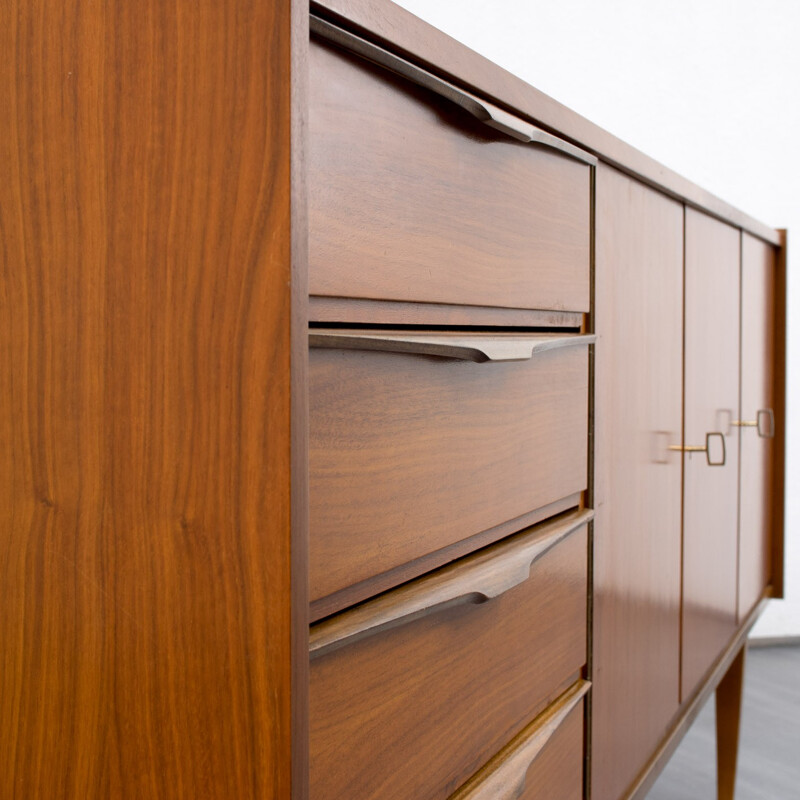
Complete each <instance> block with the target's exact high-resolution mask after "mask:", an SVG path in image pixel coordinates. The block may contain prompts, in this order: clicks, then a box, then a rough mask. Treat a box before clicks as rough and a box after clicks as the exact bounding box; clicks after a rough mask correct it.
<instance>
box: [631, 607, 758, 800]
mask: <svg viewBox="0 0 800 800" xmlns="http://www.w3.org/2000/svg"><path fill="white" fill-rule="evenodd" d="M766 604H767V598H766V597H764V598H762V600H761V602H760V603H759V604H758V605H757V606H756V607H755V608H754V609H753V611H752V612H751V613H750V616H749V617H748V618H747V619H746V620H744V621H743V622H742V624H741V625H740V626H739V628H738V629H737V631H736V633H735V634H734V635H733V637H731V639H730V641H729V642H728V644H727V646H726V647H725V649H724V650H723V652H722V653H721V654H720V656H719V657H718V658H717V660H716V661H715V663H714V666H713V669H712V670H711V671H710V672H709V673H707V675H706V680H705V681H704V682H703V684H702V685H700V686H698V687H696V690H695V692H694V694H692V695H691V696H690V697H687V698H686V699H685V700H684V702H683V704H682V706H681V710H680V713H679V714H677V715H676V716H675V718H674V719H673V721H672V723H671V724H670V728H669V731H668V733H667V735H666V736H665V737H664V738H663V739H662V740H661V742H660V744H659V745H658V747H657V748H656V749H655V750H654V751H653V754H652V756H651V758H650V760H649V761H648V762H647V764H646V765H645V767H644V769H643V770H642V771H641V773H639V775H638V776H637V778H636V780H635V781H634V782H633V783H632V784H631V786H630V787H629V788H628V790H627V791H626V792H625V794H624V795H623V797H624V798H625V800H645V798H646V797H647V796H648V792H649V791H650V789H651V788H652V786H653V784H654V783H655V781H656V779H657V778H658V776H659V774H660V773H661V771H662V770H663V769H664V767H665V766H666V764H667V762H668V761H669V759H670V757H671V756H672V754H673V753H674V752H675V750H676V749H677V748H678V745H679V744H680V743H681V739H683V737H684V736H685V734H686V731H688V730H689V728H690V727H691V725H692V723H693V722H694V721H695V719H697V715H698V714H699V713H700V711H701V710H702V708H703V706H705V704H706V703H707V702H708V699H709V697H710V696H711V694H712V693H713V692H714V691H715V689H716V688H717V686H719V684H720V681H722V679H723V678H724V677H725V674H726V673H727V671H728V670H729V669H730V666H731V664H732V663H733V661H734V659H735V658H736V656H737V654H738V653H739V651H740V650H741V648H742V647H743V646H744V645H745V643H746V641H747V637H748V635H749V633H750V631H751V630H752V628H753V625H755V624H756V621H757V620H758V618H759V616H761V613H762V612H763V611H764V608H765V607H766Z"/></svg>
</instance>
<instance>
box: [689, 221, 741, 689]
mask: <svg viewBox="0 0 800 800" xmlns="http://www.w3.org/2000/svg"><path fill="white" fill-rule="evenodd" d="M739 240H740V234H739V231H738V230H737V229H736V228H731V227H730V226H728V225H726V224H724V223H721V222H718V221H716V220H714V219H712V218H711V217H708V216H706V215H704V214H701V213H699V212H696V211H693V210H692V209H687V211H686V266H685V268H686V274H685V281H686V292H685V356H684V358H685V365H684V369H685V376H684V381H685V384H684V385H685V399H684V402H685V417H684V426H685V430H684V442H685V444H686V445H689V446H697V445H703V444H705V441H706V434H707V433H709V432H715V431H716V432H721V433H723V434H724V435H725V442H726V450H727V461H726V464H725V466H721V467H712V466H709V465H708V464H707V462H706V454H705V453H685V454H684V456H683V458H684V525H683V649H682V672H681V697H682V699H686V698H688V697H689V696H690V695H691V694H692V692H693V691H694V689H695V688H696V686H697V684H698V682H699V681H700V680H701V678H702V677H703V675H704V674H705V673H706V672H707V670H708V669H709V668H710V667H711V665H712V663H713V662H714V660H715V659H716V658H717V657H718V656H719V654H720V653H721V652H722V650H723V649H724V647H725V646H726V645H727V643H728V641H729V640H730V638H731V636H733V634H734V631H735V629H736V587H737V582H738V569H737V551H738V546H737V532H738V523H737V517H738V500H737V490H738V461H739V429H738V428H736V427H734V426H733V425H732V424H731V423H732V422H733V421H735V420H736V419H738V418H739V417H738V414H739Z"/></svg>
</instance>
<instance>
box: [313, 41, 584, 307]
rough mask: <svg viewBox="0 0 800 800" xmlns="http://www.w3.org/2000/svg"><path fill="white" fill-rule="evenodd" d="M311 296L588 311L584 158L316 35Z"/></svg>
mask: <svg viewBox="0 0 800 800" xmlns="http://www.w3.org/2000/svg"><path fill="white" fill-rule="evenodd" d="M309 98H310V99H309V104H310V105H309V127H310V142H309V225H310V228H309V285H310V291H311V293H312V294H313V295H324V296H333V297H359V298H368V299H369V298H371V299H384V300H408V301H420V302H428V303H447V304H466V305H477V306H501V307H506V308H533V309H555V310H559V311H565V310H566V311H588V310H589V211H590V173H591V169H590V167H589V166H588V165H587V164H584V163H582V162H579V161H576V160H574V159H571V158H568V157H566V156H563V155H560V154H557V153H556V152H555V151H552V150H549V149H547V148H543V147H536V146H533V145H529V144H522V143H521V142H518V141H515V140H514V139H512V138H511V137H509V136H507V135H505V134H502V133H499V132H497V131H495V130H493V129H492V128H490V127H489V126H487V125H485V124H484V123H482V122H479V121H478V120H476V119H475V118H474V117H472V115H470V114H469V113H468V112H467V111H465V110H464V109H462V108H460V107H459V106H457V105H456V104H455V103H453V102H451V101H450V100H445V99H443V98H441V97H439V96H438V95H436V94H434V93H433V92H431V91H428V90H426V89H421V88H419V87H417V86H415V85H414V84H412V83H410V82H409V81H406V80H404V79H401V78H398V77H397V76H395V75H394V74H393V73H391V72H389V71H388V70H386V69H382V68H379V67H376V66H374V65H372V64H371V63H369V62H367V61H365V60H363V59H361V58H358V57H356V56H352V55H349V54H347V53H345V52H344V51H341V50H338V49H336V48H333V47H332V46H330V45H327V44H322V43H320V42H318V41H316V40H312V43H311V60H310V91H309Z"/></svg>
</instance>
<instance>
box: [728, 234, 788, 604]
mask: <svg viewBox="0 0 800 800" xmlns="http://www.w3.org/2000/svg"><path fill="white" fill-rule="evenodd" d="M776 268H777V264H776V252H775V249H774V248H773V247H771V246H770V245H767V244H764V243H763V242H761V241H760V240H758V239H755V238H753V237H752V236H750V235H749V234H746V233H745V234H743V235H742V294H741V304H742V311H741V319H742V322H741V337H742V344H741V360H742V363H741V375H742V379H741V393H742V395H741V409H742V420H756V416H757V413H758V411H759V409H766V408H769V409H772V410H773V412H774V407H775V395H774V389H775V380H774V379H775V342H774V330H773V326H772V319H773V316H774V314H775V278H776V275H775V272H776ZM776 435H782V434H778V432H777V431H776ZM740 436H741V440H740V446H741V460H740V466H739V469H740V481H739V607H738V618H739V619H743V618H744V617H746V616H747V615H748V613H749V612H750V609H751V608H752V607H753V606H754V605H755V604H756V603H757V602H758V600H759V598H760V597H761V595H762V594H763V593H764V589H765V588H766V586H767V584H768V583H769V582H770V578H771V572H772V538H773V523H772V518H773V508H772V489H773V480H774V479H773V468H774V460H775V455H774V452H775V446H774V445H775V440H774V439H765V438H762V437H761V436H759V433H758V430H757V429H756V428H753V427H746V428H741V433H740Z"/></svg>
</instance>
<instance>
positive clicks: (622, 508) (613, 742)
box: [591, 166, 683, 800]
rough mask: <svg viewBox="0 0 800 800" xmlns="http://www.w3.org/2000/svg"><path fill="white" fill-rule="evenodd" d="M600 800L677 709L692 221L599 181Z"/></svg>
mask: <svg viewBox="0 0 800 800" xmlns="http://www.w3.org/2000/svg"><path fill="white" fill-rule="evenodd" d="M596 235H597V239H596V248H597V250H596V253H597V255H596V278H595V309H596V310H595V330H596V333H597V337H598V339H597V345H596V346H595V509H596V518H595V526H594V636H593V648H594V651H593V666H592V700H591V703H592V797H593V798H595V800H618V798H619V797H620V796H621V795H622V793H623V792H624V790H625V789H626V787H627V786H628V785H629V784H630V783H631V781H632V780H633V779H634V777H635V776H636V775H637V773H638V772H639V771H640V770H641V769H642V767H643V766H644V764H645V763H646V761H647V759H648V758H649V756H650V754H651V752H652V751H653V749H654V748H655V747H656V745H657V744H658V742H659V740H660V739H661V737H662V736H663V735H664V733H665V732H666V730H667V727H668V725H669V722H670V719H671V718H672V716H673V715H674V713H675V712H676V711H677V709H678V695H679V684H678V681H679V648H680V591H681V549H680V548H681V540H680V537H681V527H680V526H681V516H680V515H681V457H680V454H679V453H670V452H669V451H668V450H667V449H666V448H667V446H668V445H670V444H676V443H680V439H681V402H682V392H681V383H682V379H681V370H682V336H683V333H682V304H683V209H682V207H681V206H680V205H679V204H677V203H675V202H674V201H672V200H670V199H668V198H666V197H664V196H663V195H661V194H658V193H657V192H654V191H653V190H651V189H648V188H647V187H645V186H643V185H641V184H639V183H637V182H636V181H633V180H631V179H630V178H628V177H626V176H624V175H622V174H621V173H619V172H617V171H615V170H613V169H611V168H610V167H605V166H601V167H600V168H599V169H598V174H597V221H596Z"/></svg>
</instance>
